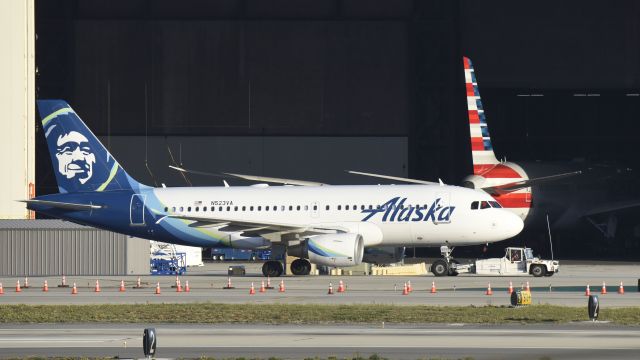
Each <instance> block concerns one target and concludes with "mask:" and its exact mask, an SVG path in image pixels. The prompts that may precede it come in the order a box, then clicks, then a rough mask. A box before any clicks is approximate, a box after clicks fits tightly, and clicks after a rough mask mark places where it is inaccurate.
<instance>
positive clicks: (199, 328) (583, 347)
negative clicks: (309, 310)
mask: <svg viewBox="0 0 640 360" xmlns="http://www.w3.org/2000/svg"><path fill="white" fill-rule="evenodd" d="M144 327H155V328H156V331H157V344H158V349H157V356H158V357H162V358H166V357H172V358H176V357H191V358H193V357H200V356H212V357H217V358H228V357H247V358H268V357H271V356H274V357H281V358H285V359H289V358H292V359H300V358H306V357H315V356H318V357H325V358H326V357H329V356H338V357H351V356H354V355H356V354H358V355H361V356H363V357H368V356H370V355H372V354H378V355H380V356H384V357H388V358H393V359H422V358H465V357H471V358H473V359H513V358H516V357H517V358H518V359H540V358H547V359H556V358H562V359H604V358H616V359H637V358H638V353H639V351H640V342H639V341H638V339H639V338H640V329H638V328H631V327H621V326H613V325H610V324H605V323H591V322H588V323H580V324H572V325H562V326H558V325H528V326H521V325H500V326H482V325H463V324H449V325H437V326H406V325H405V326H403V325H393V326H384V327H383V326H382V324H380V325H378V326H345V325H340V326H318V325H310V326H298V325H280V326H268V325H214V326H211V325H206V326H203V325H179V324H178V325H147V326H142V325H139V326H136V325H120V324H116V325H101V324H90V325H26V326H25V325H20V326H12V325H3V326H0V357H2V358H6V357H24V356H45V355H46V356H100V357H107V356H118V357H120V358H128V357H136V358H140V357H143V353H142V345H141V344H142V330H143V328H144Z"/></svg>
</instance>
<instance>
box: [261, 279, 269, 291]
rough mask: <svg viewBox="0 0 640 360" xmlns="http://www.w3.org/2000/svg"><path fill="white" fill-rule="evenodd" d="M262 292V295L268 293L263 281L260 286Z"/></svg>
mask: <svg viewBox="0 0 640 360" xmlns="http://www.w3.org/2000/svg"><path fill="white" fill-rule="evenodd" d="M260 292H261V293H265V292H267V289H265V288H264V280H262V283H261V284H260Z"/></svg>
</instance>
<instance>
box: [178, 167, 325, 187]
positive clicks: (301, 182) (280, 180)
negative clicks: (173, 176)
mask: <svg viewBox="0 0 640 360" xmlns="http://www.w3.org/2000/svg"><path fill="white" fill-rule="evenodd" d="M169 167H170V168H172V169H174V170H177V171H180V172H183V173H187V174H196V175H205V176H215V177H222V178H229V177H232V178H238V179H244V180H251V181H262V182H268V183H274V184H283V185H297V186H325V185H329V184H325V183H321V182H315V181H306V180H296V179H285V178H276V177H268V176H257V175H245V174H234V173H222V174H214V173H208V172H204V171H196V170H187V169H184V168H181V167H177V166H171V165H169Z"/></svg>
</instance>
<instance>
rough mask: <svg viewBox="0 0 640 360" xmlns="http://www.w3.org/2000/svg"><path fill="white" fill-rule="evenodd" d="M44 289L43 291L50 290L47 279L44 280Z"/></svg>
mask: <svg viewBox="0 0 640 360" xmlns="http://www.w3.org/2000/svg"><path fill="white" fill-rule="evenodd" d="M42 291H43V292H47V291H49V284H47V280H45V281H44V285H43V286H42Z"/></svg>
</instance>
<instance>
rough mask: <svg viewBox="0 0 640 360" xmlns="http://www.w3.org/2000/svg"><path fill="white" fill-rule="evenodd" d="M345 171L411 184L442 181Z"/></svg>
mask: <svg viewBox="0 0 640 360" xmlns="http://www.w3.org/2000/svg"><path fill="white" fill-rule="evenodd" d="M347 172H348V173H349V174H354V175H362V176H369V177H375V178H380V179H387V180H395V181H402V182H407V183H413V184H422V185H442V181H440V182H433V181H426V180H418V179H410V178H403V177H398V176H390V175H381V174H373V173H366V172H361V171H351V170H347Z"/></svg>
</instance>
